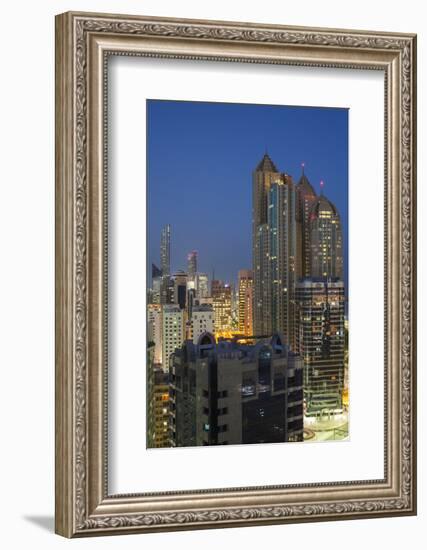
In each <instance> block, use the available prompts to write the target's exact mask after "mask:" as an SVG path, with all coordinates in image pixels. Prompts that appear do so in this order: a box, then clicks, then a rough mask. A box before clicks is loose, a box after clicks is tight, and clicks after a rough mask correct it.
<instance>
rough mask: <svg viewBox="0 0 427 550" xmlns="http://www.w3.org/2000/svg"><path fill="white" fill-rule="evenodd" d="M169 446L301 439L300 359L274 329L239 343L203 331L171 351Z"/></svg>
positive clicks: (301, 393) (301, 368) (301, 367)
mask: <svg viewBox="0 0 427 550" xmlns="http://www.w3.org/2000/svg"><path fill="white" fill-rule="evenodd" d="M171 369H172V371H171V378H170V400H171V413H170V436H171V442H170V443H171V445H172V446H178V447H180V446H190V445H232V444H239V443H276V442H277V443H278V442H285V441H302V439H303V389H302V378H303V364H302V361H301V358H300V357H298V356H297V355H296V354H294V353H292V352H291V351H290V350H289V348H288V346H286V345H285V344H283V340H282V338H281V337H280V336H279V335H274V336H273V337H272V338H271V339H264V340H259V341H258V342H257V343H256V344H242V343H240V342H239V341H237V340H223V341H221V342H219V343H216V342H215V338H214V336H213V335H212V334H209V333H204V334H202V335H201V336H200V337H199V340H198V342H197V344H194V343H193V342H190V341H187V342H185V343H184V345H183V346H182V348H181V349H179V350H177V351H176V352H175V354H174V356H173V361H172V366H171Z"/></svg>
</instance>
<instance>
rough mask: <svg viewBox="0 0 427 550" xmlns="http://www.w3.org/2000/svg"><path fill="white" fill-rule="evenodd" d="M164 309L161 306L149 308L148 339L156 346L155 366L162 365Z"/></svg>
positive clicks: (150, 305)
mask: <svg viewBox="0 0 427 550" xmlns="http://www.w3.org/2000/svg"><path fill="white" fill-rule="evenodd" d="M162 335H163V328H162V307H161V306H160V304H148V306H147V339H148V342H152V343H153V344H154V356H153V361H154V364H156V365H158V364H161V363H162V351H163V349H162V347H163V346H162Z"/></svg>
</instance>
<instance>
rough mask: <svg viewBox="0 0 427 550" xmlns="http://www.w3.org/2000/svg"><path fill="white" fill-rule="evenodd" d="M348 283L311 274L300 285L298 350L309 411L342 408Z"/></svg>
mask: <svg viewBox="0 0 427 550" xmlns="http://www.w3.org/2000/svg"><path fill="white" fill-rule="evenodd" d="M344 299H345V297H344V283H343V281H340V280H339V279H330V278H329V279H327V278H324V277H322V278H319V279H315V278H314V279H313V278H307V279H302V280H300V281H299V282H298V283H297V285H296V323H295V324H296V338H295V340H296V351H297V352H298V353H299V354H300V355H301V357H302V358H303V359H304V396H305V402H306V407H307V410H306V413H307V414H308V415H312V414H317V413H319V412H322V411H327V412H331V411H332V412H334V411H340V410H341V408H342V392H343V387H344V344H345V340H344V338H345V336H344Z"/></svg>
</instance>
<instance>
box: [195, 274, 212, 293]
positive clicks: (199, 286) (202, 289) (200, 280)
mask: <svg viewBox="0 0 427 550" xmlns="http://www.w3.org/2000/svg"><path fill="white" fill-rule="evenodd" d="M195 288H196V296H197V299H198V300H200V299H201V298H207V297H208V296H209V279H208V276H207V274H206V273H196V278H195Z"/></svg>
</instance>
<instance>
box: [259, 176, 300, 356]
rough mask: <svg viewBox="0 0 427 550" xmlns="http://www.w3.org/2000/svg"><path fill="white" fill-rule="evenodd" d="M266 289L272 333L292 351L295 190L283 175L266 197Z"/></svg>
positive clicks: (290, 180)
mask: <svg viewBox="0 0 427 550" xmlns="http://www.w3.org/2000/svg"><path fill="white" fill-rule="evenodd" d="M267 225H268V260H269V264H268V274H267V281H266V284H267V289H268V296H269V305H270V307H269V310H270V316H271V330H272V332H280V333H281V334H283V336H284V337H285V341H286V343H287V344H288V345H290V346H291V347H293V345H294V342H293V337H294V290H295V256H296V223H295V186H294V183H293V181H292V178H291V177H290V176H288V175H286V174H283V175H281V177H280V179H278V180H277V181H275V182H273V183H272V184H271V185H270V190H269V195H268V214H267Z"/></svg>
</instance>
